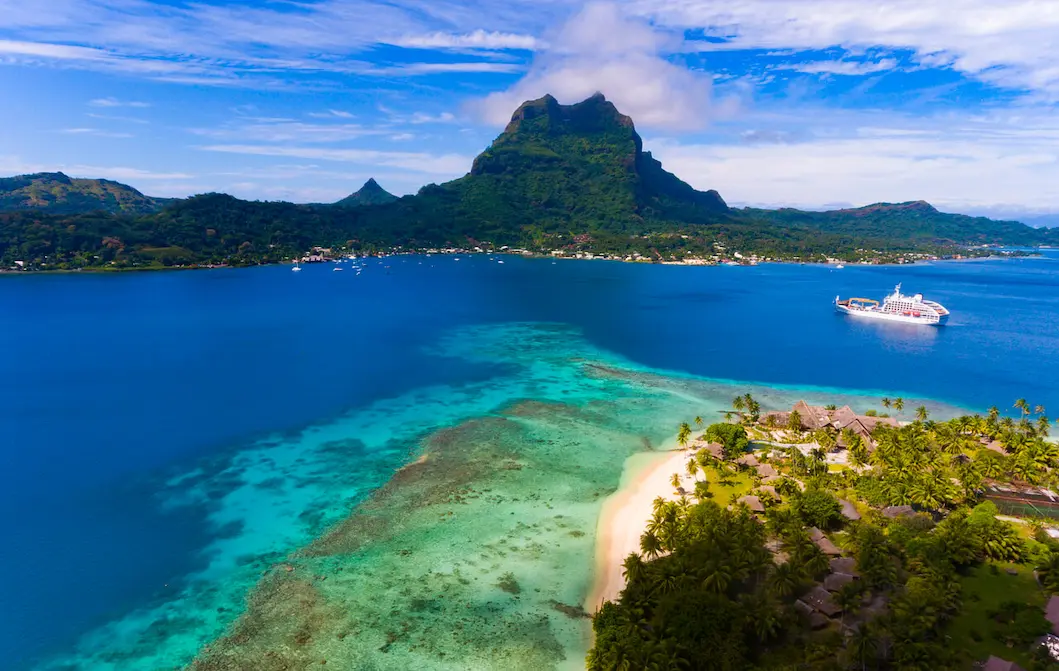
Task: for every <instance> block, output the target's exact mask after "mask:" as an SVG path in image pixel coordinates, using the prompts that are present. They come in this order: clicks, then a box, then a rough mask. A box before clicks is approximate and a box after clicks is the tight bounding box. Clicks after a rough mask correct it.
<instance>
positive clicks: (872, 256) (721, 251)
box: [292, 242, 995, 266]
mask: <svg viewBox="0 0 1059 671" xmlns="http://www.w3.org/2000/svg"><path fill="white" fill-rule="evenodd" d="M713 247H714V253H713V254H710V255H695V254H668V255H663V254H661V253H659V252H658V251H652V252H651V253H649V254H641V253H640V252H631V253H628V254H608V253H603V252H599V253H597V252H591V251H585V250H583V249H578V248H577V247H576V246H575V245H570V246H567V247H563V248H559V249H541V250H537V251H533V250H530V249H524V248H520V247H511V246H507V245H502V246H494V245H491V244H489V243H477V242H476V243H475V244H473V245H468V246H466V247H462V246H461V247H430V248H424V249H418V248H407V247H402V246H394V247H390V248H387V249H371V250H367V251H365V250H353V249H350V248H330V247H313V248H312V250H310V251H309V252H306V253H305V254H303V255H302V256H301V257H300V259H299V260H300V262H301V263H326V262H328V261H336V260H339V259H341V258H346V257H348V258H359V257H365V256H367V257H373V256H374V257H383V256H400V255H408V254H428V255H434V254H438V255H470V254H511V255H518V256H526V257H541V256H546V257H550V258H555V259H580V260H600V261H622V262H626V263H654V264H662V265H685V266H711V265H729V266H755V265H758V264H759V263H773V262H799V261H801V262H807V263H830V264H843V263H859V264H861V265H880V264H895V263H896V264H906V263H916V262H917V261H919V262H921V261H938V260H943V259H944V260H962V259H966V258H973V257H975V256H977V255H980V254H974V253H972V252H970V251H969V252H968V253H967V254H966V255H965V254H951V255H944V256H942V255H937V254H927V253H917V252H906V253H901V254H892V253H884V252H880V251H876V250H858V254H860V258H859V259H858V260H856V261H849V260H845V259H842V258H837V257H831V256H826V255H823V256H819V257H812V258H807V259H804V260H803V259H802V258H801V257H797V256H795V257H772V256H759V255H757V254H743V253H741V252H738V251H729V250H728V249H727V248H726V247H725V246H724V245H720V244H714V246H713ZM994 251H995V250H994ZM293 260H295V259H292V261H293Z"/></svg>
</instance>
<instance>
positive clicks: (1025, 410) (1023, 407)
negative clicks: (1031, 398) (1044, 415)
mask: <svg viewBox="0 0 1059 671" xmlns="http://www.w3.org/2000/svg"><path fill="white" fill-rule="evenodd" d="M1012 407H1014V408H1018V409H1019V410H1020V411H1022V414H1023V416H1025V415H1028V414H1030V404H1029V403H1027V402H1026V399H1024V398H1020V399H1018V400H1017V401H1015V405H1014V406H1012Z"/></svg>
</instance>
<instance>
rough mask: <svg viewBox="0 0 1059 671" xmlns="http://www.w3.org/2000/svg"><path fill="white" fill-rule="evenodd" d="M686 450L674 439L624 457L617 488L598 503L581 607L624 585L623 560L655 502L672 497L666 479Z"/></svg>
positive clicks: (679, 469) (591, 607) (636, 544)
mask: <svg viewBox="0 0 1059 671" xmlns="http://www.w3.org/2000/svg"><path fill="white" fill-rule="evenodd" d="M687 454H688V453H687V452H686V451H685V450H683V449H680V448H679V447H678V446H677V444H676V440H675V439H673V440H672V442H671V443H669V442H667V443H666V449H663V450H658V451H651V452H639V453H637V454H633V455H631V456H630V457H629V458H627V459H626V460H625V464H624V467H623V470H622V475H621V480H620V483H619V485H618V489H617V490H615V491H614V493H612V494H611V495H610V496H608V497H607V498H606V500H605V501H604V502H603V507H602V508H601V509H600V512H599V518H598V520H597V522H596V543H595V552H594V553H593V560H592V561H593V572H592V582H591V587H590V588H589V591H588V594H587V595H586V596H585V601H584V609H585V611H586V612H588V613H595V612H596V611H598V610H599V608H600V607H601V606H602V605H603V603H604V602H605V601H614V600H616V599H617V598H618V595H619V594H620V593H621V591H622V590H623V589H624V588H625V578H624V576H623V575H622V562H623V561H624V560H625V558H626V557H627V556H628V555H629V554H630V553H632V552H639V551H640V535H641V534H642V533H643V531H644V529H646V528H647V524H648V522H649V521H650V519H651V516H652V515H653V512H654V509H653V504H654V500H655V499H656V498H658V497H663V498H666V499H669V498H674V497H675V492H674V489H673V486H672V484H671V483H670V479H671V478H672V477H673V474H674V473H683V471H684V463H685V461H686V459H687Z"/></svg>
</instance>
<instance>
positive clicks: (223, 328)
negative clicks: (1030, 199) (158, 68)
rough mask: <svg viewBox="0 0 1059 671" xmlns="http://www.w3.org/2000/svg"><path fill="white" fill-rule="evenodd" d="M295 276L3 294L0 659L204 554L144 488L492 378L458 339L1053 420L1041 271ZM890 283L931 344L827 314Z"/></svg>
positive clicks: (548, 269) (446, 262) (1020, 267)
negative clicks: (843, 300)
mask: <svg viewBox="0 0 1059 671" xmlns="http://www.w3.org/2000/svg"><path fill="white" fill-rule="evenodd" d="M385 265H389V266H390V268H389V270H386V269H385V268H384V265H383V264H378V263H375V262H372V264H371V265H370V266H369V268H368V270H366V271H365V272H364V274H363V275H361V276H355V275H354V273H352V272H349V271H347V272H343V273H332V272H331V267H329V266H328V267H308V268H306V270H305V271H304V272H302V273H300V274H297V275H295V274H292V273H291V272H290V270H289V268H286V267H270V268H253V269H246V270H216V271H200V272H185V273H147V274H122V275H113V276H101V275H88V274H84V275H66V276H57V275H52V276H19V277H5V278H0V314H2V315H3V318H4V319H5V321H6V323H5V328H4V329H2V330H0V380H2V382H0V525H2V526H0V528H3V529H4V530H5V532H6V533H5V534H4V539H3V545H2V551H0V581H2V585H3V587H2V589H0V660H15V662H14V665H15V666H16V668H17V667H18V666H24V665H26V664H27V661H26V660H29V659H30V658H32V657H34V656H36V655H39V654H41V653H43V652H45V651H51V650H57V649H62V648H64V647H65V646H69V645H70V644H71V642H72V641H73V640H74V639H75V638H76V636H77V635H78V634H80V633H82V632H84V631H85V630H86V629H88V628H90V627H92V626H94V625H97V624H99V623H100V622H102V621H105V620H107V619H108V618H112V617H115V616H118V615H121V614H122V613H123V612H125V611H127V610H129V609H130V608H133V607H135V606H137V605H140V604H143V603H145V602H146V601H147V600H149V599H150V598H152V596H156V595H157V594H158V593H159V590H160V589H161V586H162V585H165V584H166V583H167V582H168V581H170V580H172V579H173V577H174V576H179V575H183V574H185V573H187V572H188V571H190V570H191V569H192V568H194V567H195V564H196V562H197V561H199V559H198V558H197V557H198V555H197V554H196V551H197V550H198V549H199V548H201V547H202V546H203V545H204V544H205V543H206V542H207V541H208V538H207V532H206V531H205V530H204V527H203V524H202V511H198V510H196V509H195V508H194V507H191V508H185V509H181V510H178V511H170V512H167V513H163V512H161V511H160V510H158V507H157V505H156V504H155V500H154V498H153V493H154V489H155V487H156V486H157V483H158V481H159V480H158V479H159V478H160V477H162V475H161V474H163V473H167V472H172V471H173V469H175V468H179V467H185V468H190V467H191V466H192V465H194V464H195V463H197V462H199V461H201V460H203V459H208V458H210V457H211V456H216V455H223V454H225V453H226V452H228V451H231V450H233V449H236V448H238V446H240V445H242V444H245V443H246V442H247V441H250V440H252V439H253V438H255V437H259V436H261V435H263V434H265V433H268V432H273V431H289V430H297V429H298V428H300V427H303V426H305V425H308V424H311V423H314V422H318V421H320V420H321V419H324V418H327V417H330V416H334V415H337V414H339V413H342V412H344V411H348V410H349V409H351V408H355V407H358V406H362V405H365V404H367V403H370V402H372V401H373V400H376V399H379V398H385V397H390V396H395V395H397V394H400V393H403V392H407V391H409V390H412V389H415V388H419V387H423V386H426V385H432V384H439V383H447V384H458V383H460V382H465V381H473V380H479V379H485V378H488V377H489V376H491V375H495V374H497V373H498V372H499V371H498V370H497V369H493V368H490V367H487V366H470V365H468V364H467V363H466V362H464V361H457V360H453V359H446V358H440V357H435V356H430V355H428V354H426V353H425V348H426V347H428V346H430V345H431V344H432V343H434V342H436V341H437V339H438V338H439V336H441V335H442V334H443V333H445V332H446V331H448V330H450V329H453V328H456V327H460V326H465V325H473V324H483V323H503V322H513V321H519V322H522V321H530V322H534V321H543V322H560V323H565V324H569V325H573V326H575V327H577V328H579V329H580V330H581V331H582V332H583V333H584V335H585V337H586V338H587V339H588V340H589V341H590V342H591V343H593V344H594V345H596V346H598V347H600V348H603V349H606V350H610V351H613V352H615V353H617V354H620V355H622V356H624V357H626V358H628V359H631V360H633V361H635V362H637V363H639V364H643V365H645V366H651V367H656V368H660V369H671V370H676V371H683V372H687V373H693V374H697V375H702V376H707V377H712V378H721V379H731V380H745V381H754V382H762V383H768V384H784V385H794V386H820V387H836V388H843V389H858V390H878V391H879V392H880V393H888V394H889V395H891V396H894V395H904V396H906V397H921V398H933V399H936V400H942V401H947V402H950V403H954V404H957V405H961V406H965V407H969V408H973V409H976V410H985V408H987V407H988V406H990V405H993V404H996V405H998V406H1000V407H1001V408H1002V409H1005V408H1007V407H1009V406H1010V405H1011V403H1012V402H1013V401H1014V399H1015V398H1018V397H1025V398H1027V399H1028V400H1029V401H1030V403H1031V404H1037V403H1040V404H1043V405H1045V406H1046V407H1049V408H1051V409H1052V412H1053V414H1055V415H1059V388H1057V387H1056V385H1055V383H1054V381H1055V380H1056V379H1059V356H1057V354H1056V353H1057V352H1059V255H1057V254H1055V253H1051V254H1050V255H1049V256H1047V257H1046V258H1040V259H1023V260H1005V261H1000V260H997V261H975V262H966V263H939V264H932V265H917V266H910V267H886V268H879V267H850V268H846V269H844V270H834V269H832V268H828V267H821V266H796V265H765V266H758V267H753V268H744V267H740V268H731V267H710V268H696V267H678V266H647V265H633V264H619V263H606V262H569V261H559V262H556V263H553V262H552V261H549V260H526V259H518V258H506V259H505V263H504V264H497V263H494V262H491V261H490V260H489V259H487V258H485V257H472V258H467V257H464V258H463V259H462V260H460V261H459V262H456V261H454V260H453V259H451V258H443V257H433V258H411V257H408V258H396V259H388V260H386V261H385ZM897 282H903V283H904V288H905V291H906V293H910V292H915V291H922V292H923V293H925V294H927V296H928V297H929V298H932V299H934V300H938V301H940V302H941V303H943V304H945V305H946V306H947V307H949V308H950V310H952V311H953V317H952V320H951V321H950V324H949V325H948V326H946V327H944V328H940V329H932V328H925V327H905V326H902V325H893V324H868V323H859V322H855V321H853V320H850V319H849V318H844V317H841V316H838V315H836V314H834V313H833V312H832V309H831V301H832V299H833V298H834V297H835V295H836V294H841V295H843V296H849V295H851V294H852V295H859V296H865V297H870V298H881V297H882V296H883V295H885V294H887V293H889V292H890V291H891V290H892V288H893V285H894V284H896V283H897Z"/></svg>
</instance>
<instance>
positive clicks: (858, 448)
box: [846, 436, 870, 468]
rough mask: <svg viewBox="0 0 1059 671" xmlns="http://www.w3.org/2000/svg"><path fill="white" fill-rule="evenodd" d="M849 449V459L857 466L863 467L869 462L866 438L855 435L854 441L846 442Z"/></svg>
mask: <svg viewBox="0 0 1059 671" xmlns="http://www.w3.org/2000/svg"><path fill="white" fill-rule="evenodd" d="M846 447H847V449H849V460H850V463H852V464H853V465H854V466H856V467H857V468H861V467H863V466H866V465H867V464H868V458H869V456H870V455H869V453H868V448H867V446H865V445H864V440H863V439H862V438H861V437H860V436H854V437H853V441H852V442H849V443H846Z"/></svg>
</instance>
